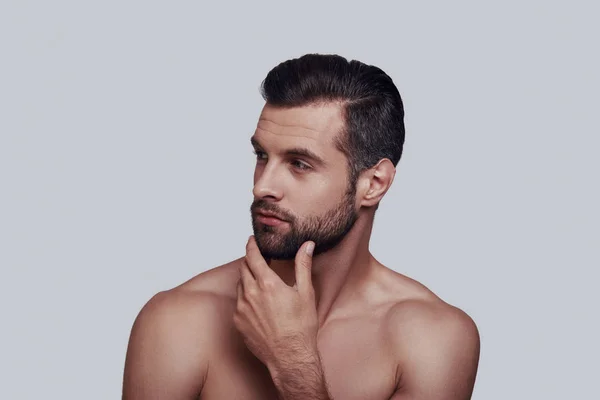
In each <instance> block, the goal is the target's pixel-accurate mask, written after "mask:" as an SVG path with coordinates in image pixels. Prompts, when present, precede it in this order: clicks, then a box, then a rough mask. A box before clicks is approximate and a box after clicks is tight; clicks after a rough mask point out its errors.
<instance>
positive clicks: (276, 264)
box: [270, 213, 376, 328]
mask: <svg viewBox="0 0 600 400" xmlns="http://www.w3.org/2000/svg"><path fill="white" fill-rule="evenodd" d="M372 228H373V217H372V215H367V214H366V213H365V214H362V215H360V216H359V218H358V219H357V221H356V223H355V224H354V226H353V227H352V229H351V230H350V232H348V234H347V235H346V236H345V237H344V239H343V240H342V241H341V242H340V243H339V244H338V245H337V246H336V247H334V248H333V249H331V250H329V251H327V252H325V253H323V254H319V255H317V256H314V257H313V264H312V283H313V287H314V289H315V297H316V302H317V315H318V317H319V328H321V327H322V326H323V325H324V324H325V322H327V320H328V317H329V316H330V315H331V314H332V312H333V311H335V309H336V308H339V307H340V306H341V305H343V304H342V303H343V297H345V295H344V294H352V293H354V292H355V290H356V289H358V288H359V287H360V285H361V284H364V282H365V281H366V279H367V277H368V275H369V273H370V272H371V271H372V269H373V267H374V265H375V263H376V261H375V259H374V258H373V256H372V255H371V253H370V252H369V240H370V238H371V230H372ZM270 266H271V269H272V270H273V271H275V272H276V273H277V274H278V275H279V277H280V278H281V279H282V280H283V281H284V282H285V283H286V284H288V285H290V286H293V285H294V283H295V282H296V277H295V270H294V268H295V265H294V260H272V261H271V264H270Z"/></svg>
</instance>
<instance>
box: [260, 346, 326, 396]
mask: <svg viewBox="0 0 600 400" xmlns="http://www.w3.org/2000/svg"><path fill="white" fill-rule="evenodd" d="M293 347H294V348H295V350H296V351H295V352H294V354H293V355H292V354H290V357H289V358H287V359H285V360H278V361H277V363H276V364H271V365H268V366H267V367H268V369H269V372H270V373H271V377H272V378H273V383H274V384H275V387H276V388H277V392H278V394H279V399H280V400H291V399H305V400H333V397H332V396H331V394H329V391H328V388H327V382H326V381H325V374H324V372H323V367H322V364H321V358H320V356H319V351H318V350H317V349H310V348H309V347H308V346H305V345H304V344H303V343H294V346H293Z"/></svg>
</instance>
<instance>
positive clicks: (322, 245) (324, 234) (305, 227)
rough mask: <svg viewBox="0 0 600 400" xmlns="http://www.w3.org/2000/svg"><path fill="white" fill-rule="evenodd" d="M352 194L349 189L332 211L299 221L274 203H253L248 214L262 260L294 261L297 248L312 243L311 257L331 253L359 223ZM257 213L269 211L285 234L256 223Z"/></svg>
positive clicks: (260, 201) (354, 191)
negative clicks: (313, 246)
mask: <svg viewBox="0 0 600 400" xmlns="http://www.w3.org/2000/svg"><path fill="white" fill-rule="evenodd" d="M355 194H356V187H355V185H350V188H349V190H348V191H346V193H345V194H344V196H343V198H342V200H341V201H340V202H339V203H338V204H337V205H335V206H334V207H333V208H332V209H330V210H329V211H327V212H325V213H324V214H322V215H311V216H308V217H302V218H300V217H297V216H295V215H293V214H291V213H289V212H286V211H284V210H281V209H280V208H279V207H278V206H277V205H275V204H273V203H269V202H267V201H265V200H255V201H254V202H253V203H252V206H251V207H250V213H251V215H252V229H253V231H254V237H255V239H256V244H257V245H258V248H259V250H260V252H261V253H262V256H263V257H264V258H265V259H272V260H293V259H294V258H295V257H296V253H297V252H298V250H299V249H300V246H302V244H303V243H304V242H306V241H308V240H312V241H313V242H314V243H315V249H314V252H313V256H316V255H319V254H321V253H324V252H326V251H328V250H331V249H332V248H334V247H335V246H337V245H338V244H339V243H340V242H341V241H342V239H343V238H344V237H345V236H346V235H347V234H348V232H350V230H351V229H352V227H353V226H354V223H355V222H356V220H357V219H358V212H357V211H356V210H355V209H354V197H355ZM258 210H265V211H270V212H273V213H276V214H277V215H279V216H280V217H281V218H283V219H284V220H285V221H286V222H287V223H288V224H289V228H287V232H281V230H282V229H281V228H282V227H280V226H269V225H264V224H261V223H260V222H258V221H257V220H256V218H257V212H258ZM283 228H284V229H285V227H283Z"/></svg>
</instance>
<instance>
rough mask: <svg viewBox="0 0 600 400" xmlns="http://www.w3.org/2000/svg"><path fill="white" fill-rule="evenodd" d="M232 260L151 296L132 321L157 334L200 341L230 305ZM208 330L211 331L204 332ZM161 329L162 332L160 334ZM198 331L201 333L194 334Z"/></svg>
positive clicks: (233, 273) (233, 279)
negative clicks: (198, 339)
mask: <svg viewBox="0 0 600 400" xmlns="http://www.w3.org/2000/svg"><path fill="white" fill-rule="evenodd" d="M236 262H237V260H236V261H233V262H231V263H229V264H225V265H221V266H219V267H216V268H213V269H210V270H207V271H205V272H203V273H201V274H199V275H197V276H195V277H194V278H192V279H190V280H188V281H187V282H185V283H183V284H181V285H179V286H177V287H175V288H172V289H170V290H165V291H162V292H159V293H157V294H155V295H154V296H153V297H152V298H151V299H150V300H149V301H148V302H147V303H146V304H145V305H144V307H143V308H142V310H141V311H140V313H139V314H138V316H137V318H136V320H135V322H134V330H135V329H136V328H137V329H138V330H139V329H141V328H144V329H147V330H150V331H151V332H154V333H155V334H157V335H160V334H164V335H168V336H178V337H179V339H183V337H181V336H190V337H193V338H202V337H207V336H209V335H210V333H211V330H212V329H217V328H218V327H219V326H220V325H221V324H218V323H217V322H218V320H219V319H223V317H224V316H225V315H226V313H225V312H224V311H226V310H227V309H229V308H230V307H231V305H232V301H231V300H232V299H234V298H235V297H232V296H235V288H236V285H237V266H236ZM208 327H210V328H211V329H207V328H208ZM163 330H164V332H163ZM198 330H202V334H201V335H198V333H199V332H197V331H198Z"/></svg>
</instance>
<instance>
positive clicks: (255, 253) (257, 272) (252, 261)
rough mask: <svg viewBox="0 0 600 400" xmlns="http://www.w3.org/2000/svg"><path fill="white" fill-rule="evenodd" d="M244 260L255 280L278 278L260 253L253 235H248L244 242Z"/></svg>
mask: <svg viewBox="0 0 600 400" xmlns="http://www.w3.org/2000/svg"><path fill="white" fill-rule="evenodd" d="M246 261H247V264H248V267H250V270H251V271H252V274H253V275H254V278H255V279H256V280H264V279H273V278H274V277H276V278H279V276H278V275H277V274H276V273H275V272H273V270H272V269H271V268H270V267H269V265H268V264H267V261H266V260H265V259H264V258H263V256H262V254H261V253H260V250H259V249H258V245H257V244H256V239H255V238H254V236H250V237H249V238H248V243H246Z"/></svg>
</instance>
